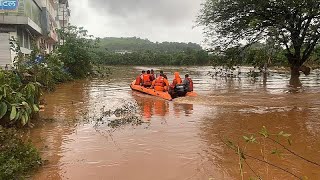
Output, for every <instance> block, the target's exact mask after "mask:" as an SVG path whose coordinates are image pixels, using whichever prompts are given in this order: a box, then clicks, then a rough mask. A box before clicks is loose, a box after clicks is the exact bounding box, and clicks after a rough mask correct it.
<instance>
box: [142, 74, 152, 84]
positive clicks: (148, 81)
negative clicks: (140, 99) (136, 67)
mask: <svg viewBox="0 0 320 180" xmlns="http://www.w3.org/2000/svg"><path fill="white" fill-rule="evenodd" d="M150 73H151V72H150V70H148V71H147V74H143V86H144V87H150V86H151V85H152V81H151V74H150Z"/></svg>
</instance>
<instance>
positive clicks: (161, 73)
mask: <svg viewBox="0 0 320 180" xmlns="http://www.w3.org/2000/svg"><path fill="white" fill-rule="evenodd" d="M161 75H162V77H164V78H165V79H168V77H167V75H166V74H164V73H163V71H162V70H161V71H160V76H161Z"/></svg>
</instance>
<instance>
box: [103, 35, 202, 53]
mask: <svg viewBox="0 0 320 180" xmlns="http://www.w3.org/2000/svg"><path fill="white" fill-rule="evenodd" d="M99 46H100V47H99V49H100V50H103V51H108V52H119V51H129V52H137V51H157V52H167V53H168V52H179V51H185V50H186V49H193V50H202V47H201V46H200V45H199V44H196V43H191V42H190V43H179V42H162V43H158V42H156V43H154V42H151V41H149V40H148V39H141V38H137V37H128V38H115V37H107V38H103V39H100V43H99Z"/></svg>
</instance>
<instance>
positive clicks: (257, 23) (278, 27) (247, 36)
mask: <svg viewBox="0 0 320 180" xmlns="http://www.w3.org/2000/svg"><path fill="white" fill-rule="evenodd" d="M197 22H198V25H201V26H205V27H206V28H205V30H206V32H205V33H206V34H207V36H208V37H215V39H214V42H215V43H216V44H224V45H227V46H230V45H234V44H239V42H246V43H248V44H250V43H253V42H257V41H259V40H264V39H266V38H268V37H272V38H273V39H275V41H276V42H277V43H278V44H279V45H281V46H283V47H284V48H285V49H286V57H287V60H288V62H289V64H290V66H291V80H292V81H291V82H293V81H294V80H296V79H298V78H299V76H300V71H302V72H304V74H306V75H308V74H309V73H310V68H308V67H306V66H304V63H305V62H306V61H307V60H308V59H309V57H310V55H311V54H312V52H313V50H314V48H315V46H316V45H317V43H318V40H319V38H320V1H319V0H281V1H277V0H265V1H260V0H249V1H248V0H206V2H205V3H204V4H203V7H202V9H201V11H200V15H199V16H198V20H197Z"/></svg>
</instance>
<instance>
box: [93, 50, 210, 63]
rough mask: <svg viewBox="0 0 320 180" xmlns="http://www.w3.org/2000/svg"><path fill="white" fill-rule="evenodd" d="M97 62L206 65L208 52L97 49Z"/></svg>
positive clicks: (208, 60)
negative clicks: (127, 51)
mask: <svg viewBox="0 0 320 180" xmlns="http://www.w3.org/2000/svg"><path fill="white" fill-rule="evenodd" d="M96 56H97V57H98V59H96V61H97V63H98V64H106V65H178V66H180V65H208V64H209V62H210V59H209V56H208V53H207V52H206V51H204V50H199V51H196V50H189V51H186V52H175V53H168V52H167V53H166V52H153V51H139V52H132V53H125V54H118V53H113V52H102V51H97V52H96Z"/></svg>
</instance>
